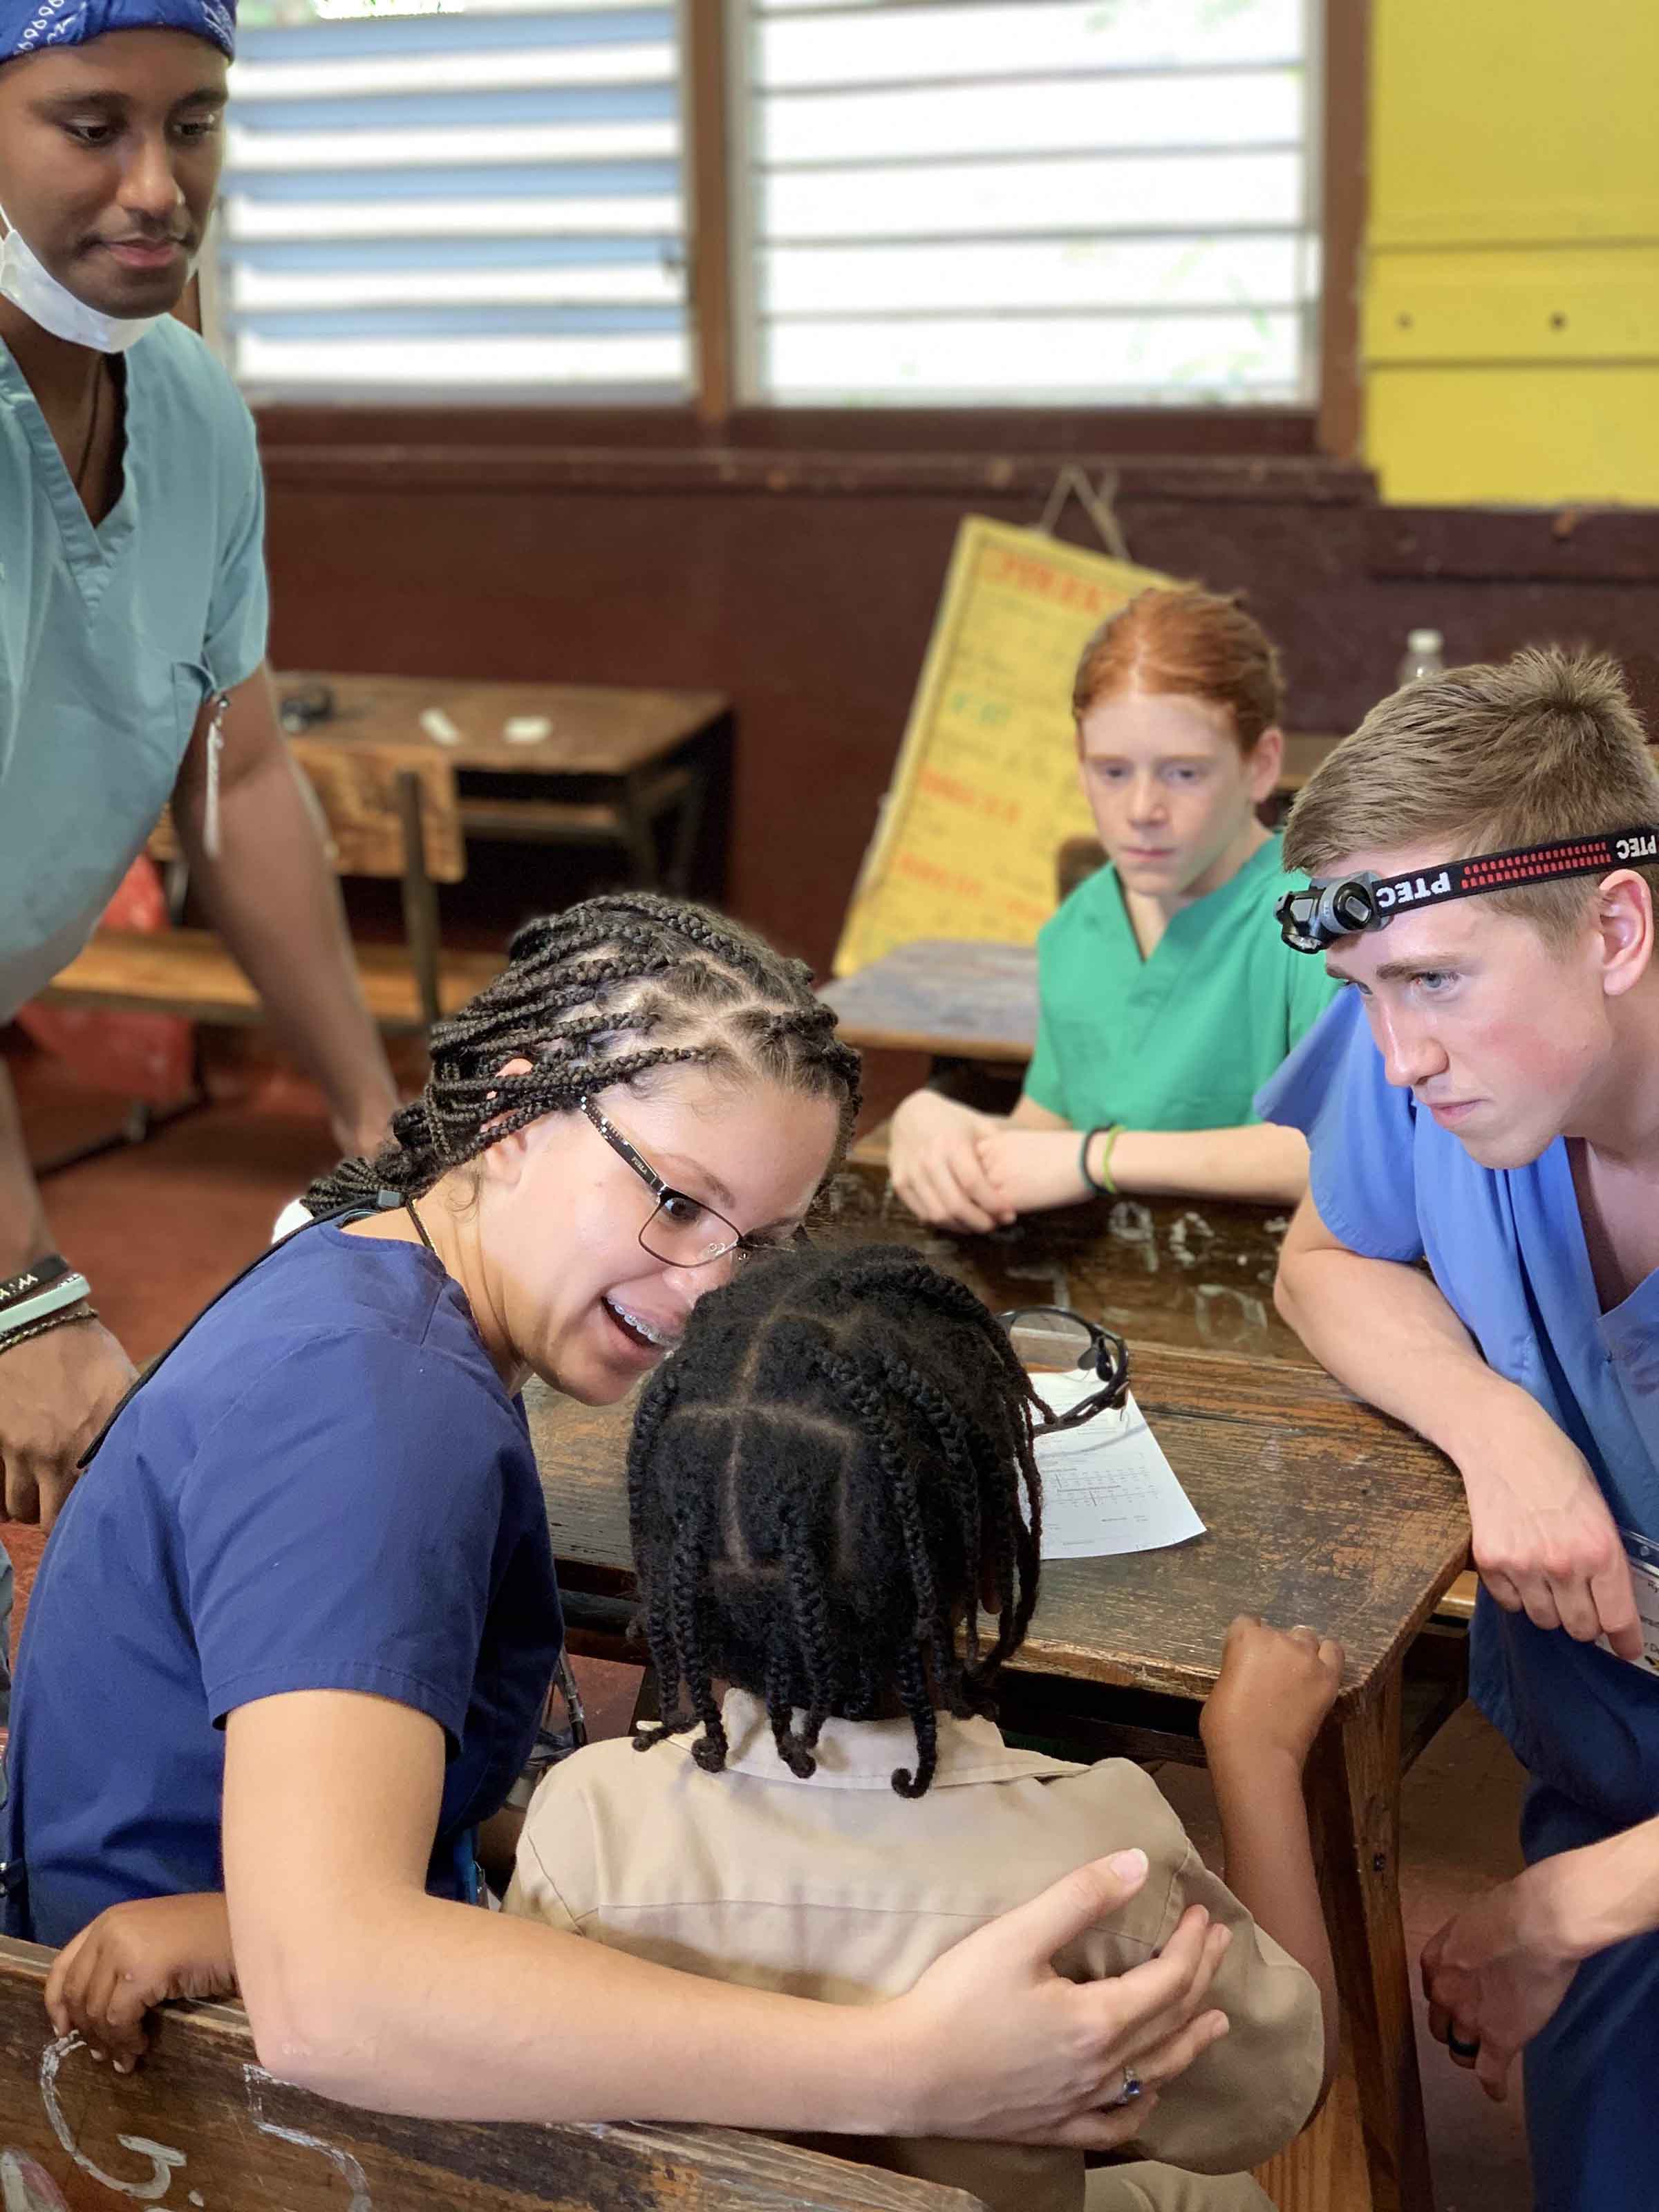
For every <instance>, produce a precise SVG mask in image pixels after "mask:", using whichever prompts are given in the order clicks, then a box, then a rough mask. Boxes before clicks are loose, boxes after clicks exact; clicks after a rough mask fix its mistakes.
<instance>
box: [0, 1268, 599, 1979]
mask: <svg viewBox="0 0 1659 2212" xmlns="http://www.w3.org/2000/svg"><path fill="white" fill-rule="evenodd" d="M560 1635H561V1623H560V1618H559V1601H558V1591H557V1588H556V1583H555V1581H554V1574H553V1554H552V1547H551V1543H550V1539H549V1536H548V1531H547V1517H546V1512H545V1509H544V1505H543V1502H542V1492H541V1484H540V1481H539V1480H538V1475H537V1472H536V1462H535V1457H534V1455H533V1453H532V1449H531V1444H530V1436H529V1431H528V1429H527V1428H526V1423H525V1417H524V1409H523V1407H521V1406H520V1404H519V1402H518V1401H517V1400H516V1399H513V1398H510V1397H509V1396H508V1395H507V1392H506V1390H505V1389H503V1388H502V1386H501V1381H500V1378H499V1377H498V1376H497V1375H496V1373H495V1369H494V1368H493V1367H492V1366H491V1364H490V1363H489V1358H488V1356H487V1355H486V1353H485V1351H484V1348H483V1343H482V1341H481V1340H480V1338H479V1335H478V1333H477V1328H475V1327H474V1325H473V1322H472V1319H471V1314H470V1311H469V1310H468V1308H467V1305H466V1303H465V1299H464V1298H463V1297H462V1295H461V1292H460V1291H459V1289H458V1287H457V1286H456V1285H455V1284H454V1282H453V1280H452V1279H451V1278H450V1277H449V1276H448V1275H447V1273H445V1271H444V1269H443V1268H442V1267H441V1265H440V1264H439V1262H438V1261H436V1260H435V1258H434V1257H433V1255H431V1254H430V1253H428V1252H427V1251H426V1250H425V1249H423V1248H422V1247H421V1246H419V1245H412V1244H403V1243H381V1242H380V1241H379V1240H378V1239H374V1238H368V1237H349V1236H347V1235H346V1234H345V1233H344V1232H343V1231H342V1230H341V1229H339V1228H337V1227H334V1226H331V1225H326V1224H323V1225H318V1226H317V1227H315V1228H312V1229H306V1230H302V1231H301V1232H300V1233H299V1235H298V1236H297V1237H294V1238H292V1239H291V1240H290V1241H289V1243H287V1244H286V1245H283V1246H282V1247H281V1248H279V1249H277V1250H276V1252H274V1253H273V1254H272V1255H271V1256H270V1258H269V1259H267V1260H265V1261H262V1262H261V1264H260V1265H259V1266H258V1267H256V1268H255V1269H254V1270H253V1271H252V1273H250V1274H248V1275H247V1276H246V1277H245V1278H244V1279H243V1280H242V1281H241V1282H240V1283H239V1284H237V1285H235V1286H234V1288H233V1289H232V1290H231V1291H228V1293H227V1294H226V1296H225V1297H223V1298H222V1299H221V1300H220V1301H219V1303H218V1304H216V1305H215V1306H212V1307H210V1309H209V1310H208V1311H207V1313H206V1314H204V1316H203V1317H202V1319H201V1320H200V1321H199V1322H197V1325H196V1327H195V1328H193V1329H192V1330H191V1332H190V1334H188V1335H187V1336H186V1337H185V1340H184V1341H183V1342H182V1343H181V1344H180V1345H179V1347H178V1348H177V1350H176V1351H174V1352H173V1353H172V1354H171V1355H170V1356H169V1357H168V1358H167V1360H166V1361H165V1362H164V1363H163V1364H161V1367H160V1368H159V1369H158V1370H156V1372H155V1376H153V1378H152V1379H151V1380H150V1381H149V1382H148V1383H145V1384H144V1385H143V1388H142V1389H140V1390H139V1391H138V1392H137V1395H135V1396H134V1397H133V1398H132V1400H131V1402H130V1403H129V1404H128V1406H127V1407H126V1408H125V1411H124V1412H123V1413H121V1414H120V1415H119V1417H118V1419H117V1420H116V1421H115V1423H114V1425H113V1426H112V1428H111V1430H110V1432H109V1435H108V1437H106V1440H105V1442H104V1444H103V1446H102V1448H101V1449H100V1451H99V1452H98V1453H97V1455H96V1456H95V1457H94V1460H93V1461H92V1463H91V1465H90V1466H89V1467H88V1470H87V1472H86V1474H84V1475H83V1476H82V1479H81V1480H80V1482H79V1483H78V1484H77V1485H76V1488H75V1490H74V1491H73V1492H72V1493H71V1495H70V1499H69V1503H68V1504H67V1505H66V1506H65V1507H64V1512H63V1514H62V1516H60V1518H59V1520H58V1525H57V1527H56V1528H55V1529H54V1530H53V1532H52V1541H51V1543H50V1544H48V1545H47V1547H46V1556H45V1558H44V1559H43V1561H42V1563H41V1567H40V1577H39V1579H38V1581H37V1582H36V1583H35V1587H34V1591H33V1596H32V1597H31V1599H30V1601H29V1609H28V1618H27V1622H26V1623H25V1626H24V1632H23V1643H22V1650H21V1653H20V1655H19V1663H18V1670H17V1681H16V1686H15V1690H14V1692H13V1700H12V1735H11V1743H10V1747H9V1767H10V1777H11V1796H10V1802H9V1807H8V1808H7V1811H6V1814H5V1816H4V1818H5V1819H6V1820H7V1822H8V1823H9V1830H10V1837H9V1848H8V1849H7V1850H6V1853H5V1856H6V1857H7V1858H8V1859H16V1858H19V1857H21V1859H22V1860H23V1862H24V1863H25V1867H26V1870H27V1884H26V1889H25V1891H24V1892H23V1893H19V1894H16V1895H14V1896H13V1897H12V1898H11V1899H9V1902H8V1911H7V1932H8V1934H10V1935H15V1936H24V1937H29V1938H33V1940H34V1941H35V1942H42V1943H54V1944H57V1943H64V1942H67V1941H68V1940H69V1938H70V1936H73V1935H74V1934H75V1932H76V1929H79V1928H81V1927H83V1926H84V1925H85V1923H87V1922H88V1920H90V1919H91V1918H92V1917H94V1914H96V1913H98V1912H100V1911H102V1910H103V1909H104V1907H105V1906H106V1905H114V1904H117V1903H118V1902H119V1901H120V1900H122V1899H126V1898H133V1897H148V1896H155V1895H162V1894H170V1893H177V1892H181V1891H196V1890H206V1889H217V1888H219V1887H222V1880H223V1877H222V1868H221V1861H220V1851H219V1819H220V1802H221V1795H222V1784H223V1774H224V1737H223V1734H222V1724H223V1723H224V1720H225V1718H226V1717H227V1715H228V1714H229V1713H231V1712H232V1711H234V1710H235V1708H236V1707H237V1706H239V1705H247V1704H250V1703H252V1701H253V1700H254V1699H260V1698H270V1697H276V1696H280V1695H282V1694H283V1693H284V1692H289V1691H296V1690H362V1691H367V1692H372V1693H374V1695H376V1696H378V1697H382V1698H390V1699H395V1700H396V1702H397V1703H398V1704H399V1705H410V1706H413V1707H414V1708H415V1710H416V1711H417V1712H422V1713H425V1714H427V1715H428V1716H429V1717H431V1718H432V1719H433V1720H435V1722H437V1723H438V1725H439V1726H440V1727H441V1729H443V1731H444V1735H445V1739H446V1747H447V1754H448V1757H447V1769H446V1773H445V1778H444V1789H443V1797H442V1804H441V1812H440V1814H439V1819H438V1827H437V1832H436V1835H435V1839H434V1847H433V1855H432V1864H431V1868H430V1870H429V1874H428V1887H429V1888H430V1889H431V1890H432V1892H433V1893H434V1894H435V1895H440V1896H455V1895H457V1894H458V1893H459V1885H458V1881H457V1868H458V1863H459V1858H460V1856H461V1855H460V1853H459V1850H458V1845H459V1841H460V1838H462V1836H463V1835H464V1833H465V1831H466V1830H467V1829H469V1828H470V1827H471V1826H472V1825H473V1824H474V1823H475V1822H477V1820H481V1819H484V1818H487V1817H488V1815H489V1814H491V1813H493V1812H495V1811H496V1810H497V1809H498V1808H499V1807H500V1806H501V1803H502V1802H503V1800H504V1799H505V1797H506V1796H507V1790H509V1788H510V1787H511V1786H512V1784H513V1780H514V1778H516V1776H517V1775H518V1774H519V1772H520V1770H521V1768H522V1767H523V1765H524V1763H525V1760H526V1759H527V1757H528V1756H529V1753H530V1749H531V1746H532V1741H533V1738H534V1735H535V1730H536V1725H537V1722H538V1717H539V1715H540V1712H541V1709H542V1706H543V1704H544V1699H545V1698H546V1695H547V1691H548V1687H549V1685H550V1680H551V1678H552V1672H553V1668H554V1665H555V1662H556V1659H557V1656H558V1650H559V1642H560Z"/></svg>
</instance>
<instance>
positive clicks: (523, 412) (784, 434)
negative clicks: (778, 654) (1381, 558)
mask: <svg viewBox="0 0 1659 2212" xmlns="http://www.w3.org/2000/svg"><path fill="white" fill-rule="evenodd" d="M1319 7H1320V15H1321V46H1322V95H1323V99H1322V131H1321V133H1320V145H1319V162H1318V170H1317V174H1318V179H1319V193H1320V200H1321V228H1322V272H1321V275H1322V281H1321V286H1320V306H1319V316H1318V332H1319V341H1318V342H1319V356H1320V362H1319V386H1318V393H1317V397H1316V399H1315V400H1314V401H1313V402H1312V403H1311V404H1307V405H1304V406H1280V407H1250V406H1243V407H1227V406H1212V407H1167V408H1165V407H1098V408H1088V407H1077V406H1066V405H1060V406H1055V407H1029V406H1028V407H994V406H990V407H987V406H973V405H969V406H963V407H927V408H915V407H891V408H889V407H860V408H859V409H857V410H848V409H846V408H839V407H799V406H744V405H742V404H739V402H738V380H737V359H738V343H737V338H738V332H737V316H738V299H739V295H740V293H741V291H742V289H743V288H742V287H741V286H740V285H739V284H738V282H737V273H736V270H735V268H734V263H733V253H734V248H735V244H736V227H735V224H734V221H733V209H732V171H733V161H732V144H733V137H732V97H733V82H734V74H733V70H732V49H731V42H730V40H729V38H728V35H727V32H728V18H727V9H726V0H684V85H685V110H684V112H685V118H686V131H687V140H688V143H689V146H690V181H691V227H690V234H689V238H688V251H689V255H690V273H691V283H690V303H691V313H692V330H693V361H694V363H695V374H696V388H695V395H694V397H693V398H691V399H690V400H688V401H686V402H684V403H678V404H668V405H664V406H626V407H623V406H614V405H613V406H603V405H599V406H595V405H592V404H582V403H580V402H578V403H574V404H564V403H560V402H551V401H550V402H540V401H537V402H530V403H525V404H514V405H503V404H499V403H495V404H492V403H490V402H489V401H487V400H486V401H483V402H480V403H477V404H474V403H472V402H471V401H469V402H467V403H465V404H464V405H463V404H450V405H447V404H442V403H436V404H435V403H434V402H433V401H431V400H429V399H421V400H410V401H400V400H373V401H362V400H342V401H300V402H293V401H270V402H267V403H265V404H261V405H259V406H258V407H256V409H255V410H254V412H255V416H256V417H257V419H258V425H259V433H260V439H261V442H262V444H263V445H264V447H265V448H266V450H267V452H268V453H269V452H271V451H273V450H276V449H283V448H287V449H289V450H290V451H292V450H293V449H295V448H306V449H308V450H310V451H313V452H314V451H315V450H316V449H318V448H326V447H380V448H385V447H403V448H405V449H409V448H420V449H428V450H429V449H432V448H443V447H448V448H452V449H453V448H455V447H462V446H464V447H472V448H479V447H501V446H511V447H517V448H520V449H525V448H533V449H540V450H542V451H546V450H549V449H552V448H561V449H563V448H568V447H588V448H596V447H600V448H602V447H611V448H617V449H636V448H639V447H647V448H650V449H652V450H653V451H662V450H665V449H666V450H671V451H680V452H695V451H697V450H700V449H701V450H708V449H710V448H720V449H726V448H730V447H748V448H760V449H764V450H767V451H772V450H776V451H782V452H807V453H811V452H814V451H818V452H822V451H829V450H836V449H840V450H845V449H847V448H848V447H849V446H855V447H856V448H857V450H859V451H860V452H862V453H983V452H987V451H994V452H1002V453H1009V452H1014V453H1030V454H1042V453H1054V454H1073V453H1158V454H1174V455H1190V456H1193V457H1194V458H1203V459H1218V458H1223V457H1225V456H1228V455H1237V456H1239V457H1245V458H1247V457H1251V456H1261V457H1264V458H1268V459H1320V458H1325V459H1334V460H1340V461H1347V460H1354V459H1358V453H1359V442H1360V432H1361V405H1360V377H1359V264H1360V254H1361V249H1362V244H1363V235H1364V222H1365V206H1366V169H1367V163H1366V130H1367V103H1368V93H1369V77H1370V66H1369V63H1370V15H1371V0H1319Z"/></svg>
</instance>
